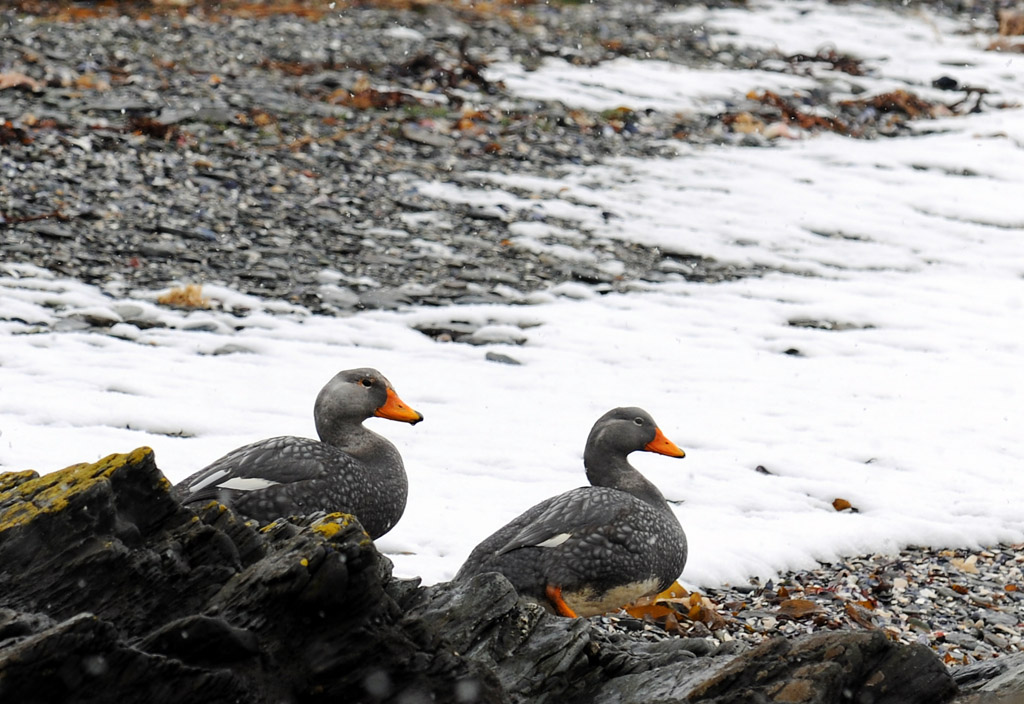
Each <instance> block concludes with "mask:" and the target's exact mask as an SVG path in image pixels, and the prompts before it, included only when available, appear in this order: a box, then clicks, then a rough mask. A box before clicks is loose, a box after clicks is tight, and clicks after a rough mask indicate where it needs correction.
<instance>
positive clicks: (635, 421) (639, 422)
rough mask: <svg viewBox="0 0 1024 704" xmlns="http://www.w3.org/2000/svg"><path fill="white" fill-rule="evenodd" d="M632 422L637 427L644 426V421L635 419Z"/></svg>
mask: <svg viewBox="0 0 1024 704" xmlns="http://www.w3.org/2000/svg"><path fill="white" fill-rule="evenodd" d="M633 422H634V423H636V424H637V425H643V424H644V419H643V418H639V417H637V418H634V419H633Z"/></svg>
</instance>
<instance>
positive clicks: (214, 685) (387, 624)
mask: <svg viewBox="0 0 1024 704" xmlns="http://www.w3.org/2000/svg"><path fill="white" fill-rule="evenodd" d="M169 490H170V483H169V482H167V480H166V479H165V478H164V477H163V476H162V474H161V473H160V471H159V470H158V469H157V466H156V463H155V460H154V457H153V454H152V451H150V450H148V449H146V448H142V449H140V450H136V451H135V452H133V453H130V454H128V455H112V456H110V457H107V458H105V459H103V460H101V461H100V462H97V463H95V464H83V465H75V466H73V467H69V468H67V469H64V470H61V471H58V472H54V473H51V474H48V475H45V476H42V477H40V476H38V475H36V474H35V473H34V472H20V473H8V474H3V475H0V565H3V569H2V570H0V700H2V701H18V702H37V701H38V702H43V701H47V702H55V701H60V702H67V703H77V702H83V703H84V702H90V703H92V702H110V701H140V702H142V701H146V702H155V703H157V704H159V703H160V702H181V701H203V702H218V701H244V702H248V703H251V704H262V703H264V702H266V703H268V704H269V703H270V702H274V703H275V704H276V703H277V702H338V701H351V702H414V701H442V702H465V703H466V704H471V703H472V702H509V703H513V702H531V703H533V702H539V703H542V704H543V703H546V702H558V703H559V704H563V703H570V704H571V703H575V702H579V703H580V704H582V703H583V702H604V703H608V704H611V703H616V704H632V703H636V704H640V703H641V702H644V703H646V702H651V701H659V702H683V701H686V702H698V701H701V702H715V703H716V704H726V703H727V702H752V701H776V702H822V703H824V702H838V701H871V702H875V703H876V704H877V703H885V702H893V703H895V702H900V703H901V704H904V703H907V704H914V703H915V702H929V703H936V704H941V703H942V702H946V701H948V700H949V699H950V698H951V697H952V696H953V694H954V693H955V691H956V685H955V684H954V682H953V679H952V678H951V676H950V675H949V673H948V672H947V670H946V668H945V666H944V665H942V664H941V662H940V661H939V659H938V658H937V657H936V656H935V655H934V654H933V653H932V652H931V651H930V650H929V649H927V648H925V647H923V646H905V645H900V644H898V643H895V642H892V641H890V640H888V639H886V638H885V637H884V636H883V635H881V633H880V632H849V631H837V632H826V633H819V634H814V635H810V636H804V637H800V638H796V639H792V640H787V639H784V638H777V639H774V640H771V641H768V642H765V643H764V644H762V645H761V646H759V647H757V648H754V649H751V650H747V651H744V652H739V653H738V654H737V653H735V652H733V651H731V650H730V649H728V648H722V649H719V650H716V651H712V652H708V647H707V645H708V642H707V641H706V640H703V639H693V638H679V637H671V636H668V635H667V634H666V633H664V632H662V633H661V634H660V635H658V636H657V637H654V636H653V635H645V631H644V630H642V629H641V630H636V631H633V630H630V629H628V628H626V629H618V630H616V629H614V628H611V627H610V626H609V623H612V622H613V620H611V621H610V620H609V619H602V618H593V619H565V618H561V617H557V616H553V615H551V614H549V613H547V612H546V611H545V610H544V609H542V608H541V607H540V606H539V605H537V604H536V603H533V602H531V601H529V600H525V599H522V598H520V597H519V596H518V595H517V594H516V592H515V590H514V589H513V588H512V586H511V584H510V583H509V582H508V580H506V579H505V578H504V577H502V576H501V575H498V574H483V575H478V576H477V577H475V578H474V579H472V580H470V581H469V582H467V583H465V584H460V585H454V584H436V585H433V586H429V587H420V586H419V585H418V584H417V583H416V582H415V581H408V580H396V579H393V578H392V577H391V564H390V562H389V561H388V560H387V559H386V558H384V557H383V556H381V555H380V554H379V553H378V552H377V550H376V548H375V547H374V545H373V542H372V541H371V540H370V539H369V537H368V536H367V535H366V533H365V532H364V531H363V530H362V527H361V526H360V525H359V523H358V521H357V520H356V519H355V518H354V517H352V516H347V515H342V514H332V515H329V516H323V515H320V516H309V517H303V518H292V519H289V520H284V519H279V520H277V521H275V522H274V523H271V524H269V525H267V526H263V527H262V528H258V527H257V526H255V525H253V524H251V523H246V522H243V521H242V520H240V519H239V518H237V517H236V516H235V514H234V513H233V512H231V511H230V510H229V509H227V508H225V507H223V506H221V505H219V504H218V503H216V502H211V503H210V504H209V505H207V506H205V507H202V508H201V509H200V510H199V511H198V512H193V511H191V510H186V509H183V508H182V507H180V506H179V505H178V504H177V503H176V502H175V501H174V499H173V498H172V496H171V494H170V491H169ZM637 623H638V624H640V625H642V622H637ZM1020 671H1021V670H1020V667H1019V666H1017V667H1016V669H1014V668H1009V667H1008V668H1007V669H1005V670H1001V671H999V672H996V671H991V672H988V671H986V672H980V671H978V672H977V673H975V674H973V675H972V674H970V673H967V672H964V673H962V674H963V675H964V676H963V677H962V680H963V681H964V682H965V683H969V684H970V686H971V687H975V686H976V685H977V688H978V689H979V691H982V690H981V687H984V686H985V685H984V681H985V680H986V679H992V678H997V679H998V678H1004V679H1006V680H1007V681H1008V682H1011V683H1015V684H1013V685H1012V686H1017V685H1018V684H1019V682H1020ZM993 681H994V680H993Z"/></svg>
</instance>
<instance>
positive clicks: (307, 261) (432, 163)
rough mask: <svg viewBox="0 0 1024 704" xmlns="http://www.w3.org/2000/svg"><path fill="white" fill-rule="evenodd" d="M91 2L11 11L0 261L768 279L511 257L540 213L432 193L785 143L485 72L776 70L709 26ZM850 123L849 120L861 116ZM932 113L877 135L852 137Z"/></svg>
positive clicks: (494, 282) (645, 261) (726, 123)
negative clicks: (521, 228)
mask: <svg viewBox="0 0 1024 704" xmlns="http://www.w3.org/2000/svg"><path fill="white" fill-rule="evenodd" d="M271 4H273V3H271ZM37 5H38V3H37V4H36V5H32V7H36V6H37ZM39 7H43V6H39ZM76 7H77V8H78V9H77V11H75V12H71V11H70V10H67V9H64V10H62V11H59V12H57V13H56V14H53V13H50V14H47V13H46V12H41V13H39V14H38V15H36V16H33V15H27V14H24V13H22V12H19V11H17V10H12V9H7V10H2V11H0V31H2V32H3V34H4V41H3V42H0V73H8V74H9V75H22V76H24V77H25V80H24V81H23V83H22V84H21V85H19V86H17V87H11V88H7V89H4V90H0V115H2V118H3V122H2V126H0V174H2V178H0V247H2V254H0V260H3V261H7V262H13V263H30V264H34V265H37V266H40V267H43V268H46V269H49V270H51V271H53V272H55V273H57V274H58V275H62V276H68V277H71V278H75V279H79V280H83V281H86V282H90V283H98V284H110V283H111V282H113V283H115V284H117V285H120V286H122V287H123V288H126V289H129V290H130V289H146V290H152V289H159V288H163V287H166V286H168V285H171V284H184V283H203V282H214V283H219V284H224V285H227V286H229V287H232V288H235V289H238V290H240V291H242V292H245V293H252V294H257V295H260V296H266V297H273V298H277V299H281V300H286V301H289V302H292V303H297V304H300V305H303V306H306V307H308V308H310V309H311V310H313V311H317V312H328V313H336V312H345V311H349V310H352V309H357V308H365V307H393V306H397V305H402V304H403V303H425V304H442V303H449V302H480V301H502V302H510V301H511V302H515V301H517V300H520V299H521V297H524V296H526V295H527V294H529V293H530V292H532V291H536V290H538V289H544V288H546V287H549V286H551V285H553V284H557V283H560V282H566V281H578V282H582V283H584V284H588V285H592V286H596V287H599V288H601V289H605V290H611V289H614V288H616V287H619V286H622V285H624V284H625V283H627V282H630V281H635V280H649V281H663V280H667V279H672V278H680V277H683V278H689V279H694V280H702V281H719V280H724V279H731V278H736V277H741V276H748V275H756V274H757V273H759V272H758V271H753V270H742V269H737V268H736V267H732V266H727V265H724V264H720V263H717V262H715V261H712V260H709V259H706V258H702V257H700V256H697V255H695V254H693V253H690V252H687V251H686V250H685V248H683V247H680V249H679V251H675V252H667V251H660V250H658V249H654V248H650V247H644V246H640V245H636V244H628V243H622V242H615V241H610V240H607V239H602V238H598V237H596V236H594V235H593V233H590V232H588V231H586V228H585V227H584V226H583V225H582V224H580V223H573V222H559V223H552V224H556V225H558V226H560V227H563V228H565V229H568V230H570V231H573V235H574V239H573V240H566V241H565V242H560V241H559V239H558V236H557V235H552V236H551V237H550V238H549V239H548V242H549V243H551V244H567V245H570V246H573V247H580V246H581V244H580V240H579V237H578V235H579V234H582V235H583V239H582V243H583V244H582V246H584V247H587V248H588V249H591V250H594V251H596V252H599V253H600V254H601V255H602V258H606V259H612V260H617V261H619V262H621V263H622V265H623V266H622V267H621V271H620V272H616V273H615V274H611V273H608V272H607V271H605V270H602V269H601V268H599V267H597V266H595V265H593V264H590V263H588V262H580V261H562V260H559V259H557V258H555V257H552V256H550V255H545V254H542V253H536V252H531V251H527V250H524V249H522V248H516V247H513V246H509V226H510V225H511V224H512V223H515V222H519V221H524V220H527V221H529V220H536V219H537V218H538V217H539V216H538V215H537V213H536V212H533V211H520V212H517V211H514V210H510V209H509V210H504V209H500V208H478V207H471V206H459V205H452V204H450V203H447V202H441V201H438V200H436V199H433V198H430V197H427V196H425V195H424V194H422V193H420V192H418V191H417V188H416V183H417V182H420V181H422V180H442V181H456V182H460V181H467V180H469V181H472V180H473V176H472V174H473V173H474V172H477V171H483V172H502V173H529V174H538V175H543V176H547V177H551V176H555V177H557V176H558V175H559V174H560V173H561V172H562V170H563V169H564V168H566V167H567V166H572V165H577V164H593V163H598V162H601V161H603V160H606V159H608V158H610V157H616V156H636V157H650V156H658V155H663V154H666V153H671V152H672V144H673V142H678V141H680V140H686V141H697V142H725V143H735V144H738V145H755V146H760V145H765V144H767V143H768V140H766V139H765V138H764V137H762V136H761V135H757V134H749V133H744V131H743V130H741V129H737V128H736V125H738V124H749V122H750V121H749V120H746V119H738V118H736V116H737V115H746V114H748V112H751V111H752V114H753V115H754V116H755V118H754V119H756V120H758V121H761V122H764V121H765V120H771V119H775V120H790V121H793V120H797V119H798V117H794V116H793V115H792V114H789V113H788V112H787V110H788V109H789V108H790V107H793V106H792V105H789V104H788V103H785V101H783V102H782V103H781V105H780V102H779V100H776V98H775V97H774V96H767V95H766V96H764V97H763V98H762V99H759V100H754V101H751V104H749V105H738V106H735V110H732V111H731V112H729V113H727V114H724V115H719V116H705V117H700V116H693V117H689V118H683V117H681V116H679V115H668V114H661V113H658V112H653V111H648V112H633V111H631V110H618V111H610V112H606V113H594V112H588V111H582V110H568V109H567V108H565V107H564V106H562V105H561V104H559V103H554V102H551V103H540V102H535V101H527V100H521V99H517V98H514V97H513V96H510V95H508V94H507V92H506V91H505V89H504V87H503V86H502V85H501V84H500V83H496V82H492V81H489V80H487V78H486V66H487V64H489V63H491V62H494V61H498V60H501V61H508V60H512V61H518V62H521V63H523V64H524V65H526V66H534V65H537V64H538V63H539V62H540V61H541V60H542V59H543V58H545V57H548V56H559V57H562V58H565V59H568V60H570V61H572V62H575V63H579V64H587V65H595V64H598V63H600V62H602V61H605V60H609V59H613V58H616V57H618V56H631V57H637V58H657V59H668V60H672V61H675V62H679V63H684V64H688V65H694V66H708V65H713V64H721V63H722V62H723V61H725V62H728V65H729V66H731V67H733V68H749V67H754V66H758V65H759V64H760V63H761V62H764V61H776V63H777V62H778V59H779V57H777V56H771V55H768V54H763V55H762V54H759V53H756V52H750V51H745V52H729V51H727V50H723V49H722V48H716V49H712V47H711V46H710V44H709V42H708V41H707V37H706V36H705V35H704V32H703V29H702V28H700V27H690V28H682V30H680V28H679V27H673V28H670V29H666V28H665V27H664V26H662V24H659V22H658V20H657V17H658V14H659V13H660V12H663V11H665V10H666V9H671V6H669V5H666V4H662V3H656V2H641V3H629V4H628V5H622V4H613V3H607V4H583V5H574V4H563V5H527V6H516V5H507V6H506V5H500V4H498V5H494V6H493V7H491V9H490V10H489V11H488V12H486V13H485V12H482V11H479V10H476V9H473V8H471V7H465V6H460V7H454V8H453V7H449V6H446V5H444V4H417V5H412V6H411V9H399V8H398V7H397V4H392V7H391V8H390V9H381V8H376V7H373V6H370V5H367V6H358V7H346V8H345V9H344V11H326V10H324V11H317V12H310V13H307V14H306V15H305V16H295V15H287V14H274V13H267V14H266V15H265V16H258V17H253V16H241V15H240V14H239V13H238V12H234V13H232V12H228V11H227V10H226V9H225V10H223V11H220V12H218V11H214V10H208V9H204V8H203V6H202V5H198V6H197V5H195V4H193V5H190V6H189V7H191V9H190V10H189V11H183V12H180V13H168V14H163V15H160V14H148V13H147V12H145V11H143V10H144V9H145V7H146V6H145V3H134V4H126V5H125V6H124V7H122V9H125V7H127V8H130V9H132V11H131V12H127V10H126V12H127V14H121V15H117V14H112V13H108V14H104V13H101V12H99V11H98V10H95V9H93V10H92V11H90V6H89V5H88V4H85V5H82V6H76ZM140 7H141V8H143V10H140V9H139V8H140ZM229 7H234V6H233V5H229V4H227V3H225V8H229ZM311 7H320V8H324V7H326V6H325V5H324V4H320V5H315V4H314V5H311ZM37 9H38V7H37ZM44 9H45V7H44ZM49 9H51V10H52V9H53V8H52V7H51V8H49ZM973 11H974V12H978V9H977V7H975V8H974V10H973ZM97 14H100V15H102V16H95V15H97ZM241 14H242V15H244V13H241ZM250 14H251V13H250ZM814 100H820V101H822V102H824V103H825V104H827V103H828V100H829V97H828V96H827V95H825V94H822V95H820V96H814ZM832 107H833V108H834V110H835V113H836V114H837V115H838V116H839V117H842V114H843V111H844V110H845V111H847V112H849V111H851V110H860V111H861V112H862V113H863V112H864V111H865V108H864V106H859V107H857V106H854V107H849V106H847V107H843V106H840V105H838V104H837V105H834V106H832ZM794 109H798V108H794ZM869 112H870V111H869ZM872 114H873V113H872ZM893 114H896V113H893ZM897 117H900V116H899V115H898V114H897ZM915 117H919V116H917V115H904V116H902V118H901V119H896V120H895V121H894V120H893V119H892V115H891V114H890V115H888V116H887V117H886V120H885V121H884V124H883V122H882V121H878V122H877V124H875V123H871V122H870V121H868V123H867V127H865V126H864V124H865V123H864V121H863V120H861V121H860V122H859V123H858V124H860V125H861V128H859V129H861V133H860V134H858V135H856V136H861V137H871V136H873V134H876V133H882V134H884V133H891V132H892V131H898V130H899V129H900V128H901V125H903V124H904V123H905V122H906V121H908V120H910V119H913V118H915ZM851 124H852V120H851ZM817 127H819V126H815V125H811V126H809V128H811V129H815V128H817ZM827 127H828V126H827V125H826V126H824V127H823V128H827ZM869 128H870V129H869ZM871 130H874V132H872V131H871ZM886 130H888V132H887V131H886ZM604 215H605V217H606V218H607V219H612V218H614V217H615V216H614V214H612V213H604ZM435 216H436V217H435ZM439 223H440V224H439ZM442 225H443V226H442ZM435 245H440V246H435Z"/></svg>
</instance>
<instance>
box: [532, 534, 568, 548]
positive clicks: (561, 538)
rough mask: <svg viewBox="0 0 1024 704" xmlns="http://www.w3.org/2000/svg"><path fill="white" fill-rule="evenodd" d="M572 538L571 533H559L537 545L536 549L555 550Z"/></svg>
mask: <svg viewBox="0 0 1024 704" xmlns="http://www.w3.org/2000/svg"><path fill="white" fill-rule="evenodd" d="M571 537H572V533H559V534H558V535H556V536H553V537H551V538H548V539H547V540H545V541H544V542H541V543H537V545H536V547H538V548H557V547H558V546H559V545H561V544H562V543H564V542H565V541H566V540H568V539H569V538H571Z"/></svg>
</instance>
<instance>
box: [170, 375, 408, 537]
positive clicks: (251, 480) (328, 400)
mask: <svg viewBox="0 0 1024 704" xmlns="http://www.w3.org/2000/svg"><path fill="white" fill-rule="evenodd" d="M365 380H372V381H373V382H374V386H372V388H368V387H365V386H363V385H362V382H363V381H365ZM390 388H391V386H390V383H389V382H388V381H387V379H385V378H384V377H383V376H382V375H381V374H380V372H377V371H375V370H372V369H353V370H347V371H344V372H341V373H339V374H338V375H336V376H335V377H334V378H333V379H332V380H331V381H330V382H328V384H327V385H326V386H325V387H324V388H323V390H321V392H320V394H319V395H318V397H317V402H316V405H315V408H314V418H315V420H316V426H317V432H318V433H319V435H320V438H321V441H317V440H312V439H309V438H300V437H290V436H282V437H276V438H269V439H267V440H261V441H259V442H255V443H252V444H251V445H246V446H244V447H240V448H238V449H236V450H233V451H231V452H229V453H228V454H227V455H225V456H224V457H222V458H220V459H219V460H217V461H216V462H214V463H213V464H211V465H209V466H207V467H205V468H204V469H202V470H200V471H199V472H196V473H195V474H193V475H192V476H190V477H189V478H187V479H186V480H184V481H183V482H181V483H179V484H178V485H177V487H176V491H177V492H178V495H179V497H180V499H181V501H182V503H183V504H197V503H201V502H205V501H210V500H214V499H215V500H217V501H219V502H221V503H223V504H225V505H228V506H231V507H232V508H234V509H235V510H237V511H238V512H240V513H242V514H243V515H245V516H247V517H249V518H254V519H256V520H259V521H261V522H266V521H271V520H274V519H276V518H279V517H282V516H290V515H304V514H309V513H314V512H317V511H326V512H328V513H331V512H335V511H340V512H343V513H352V514H354V515H356V516H357V517H358V518H359V520H360V522H361V523H362V525H363V528H365V529H366V532H367V533H369V534H370V536H371V537H373V538H378V537H380V536H381V535H384V534H385V533H387V532H388V531H389V530H391V528H393V527H394V526H395V524H396V523H397V522H398V520H399V518H401V516H402V514H403V513H404V511H405V504H406V498H407V496H408V481H407V478H406V474H405V467H404V465H403V463H402V458H401V456H400V455H399V452H398V450H397V449H396V448H395V446H394V445H392V444H391V443H390V442H389V441H388V440H387V439H385V438H383V437H381V436H380V435H378V434H377V433H374V432H373V431H371V430H369V429H368V428H366V427H364V426H363V425H362V421H363V420H365V419H366V418H368V417H370V416H371V415H373V414H374V411H375V410H376V409H378V408H380V407H381V406H382V405H383V404H384V403H385V402H386V401H387V390H388V389H390ZM417 415H418V414H417ZM410 422H416V421H410ZM271 482H272V483H271ZM225 484H227V485H228V486H224V485H225ZM247 484H248V485H251V486H260V485H265V486H262V487H261V488H256V489H245V490H243V489H241V488H235V487H241V486H245V485H247Z"/></svg>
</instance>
